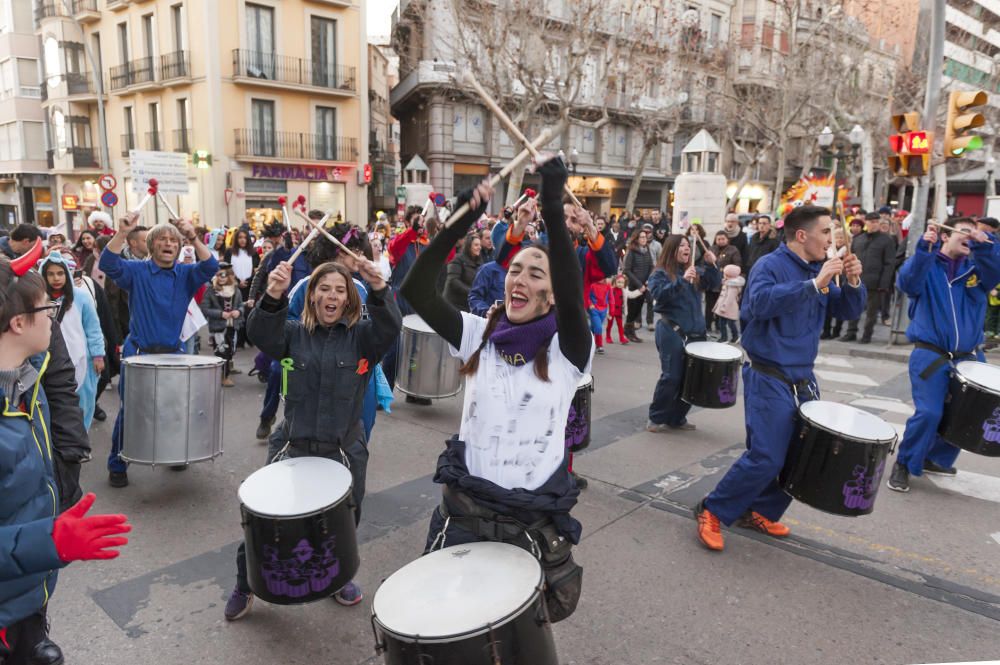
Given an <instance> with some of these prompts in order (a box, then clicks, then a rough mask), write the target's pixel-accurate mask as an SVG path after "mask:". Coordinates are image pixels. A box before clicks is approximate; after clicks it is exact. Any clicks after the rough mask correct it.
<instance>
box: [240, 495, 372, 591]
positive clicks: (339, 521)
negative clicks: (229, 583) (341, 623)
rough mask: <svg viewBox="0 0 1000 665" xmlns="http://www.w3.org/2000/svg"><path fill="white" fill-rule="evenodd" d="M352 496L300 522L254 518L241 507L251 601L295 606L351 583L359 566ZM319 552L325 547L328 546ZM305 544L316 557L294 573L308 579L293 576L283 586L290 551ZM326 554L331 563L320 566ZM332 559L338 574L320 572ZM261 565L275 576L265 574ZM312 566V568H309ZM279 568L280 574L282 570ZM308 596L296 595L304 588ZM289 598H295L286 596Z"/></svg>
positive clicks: (291, 557) (296, 518)
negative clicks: (253, 598) (267, 549)
mask: <svg viewBox="0 0 1000 665" xmlns="http://www.w3.org/2000/svg"><path fill="white" fill-rule="evenodd" d="M351 504H352V499H351V493H350V492H348V493H347V495H346V496H344V497H343V498H342V499H341V500H340V501H338V502H337V503H335V504H333V505H332V506H329V507H327V508H324V509H323V510H321V511H318V512H316V513H312V514H310V515H303V516H289V517H273V516H267V515H258V514H257V513H255V512H253V511H252V510H250V509H249V508H247V507H246V506H245V505H241V506H240V511H241V513H242V515H243V537H244V540H245V542H246V557H247V581H248V582H249V583H250V589H251V590H252V591H253V593H254V595H255V596H257V597H259V598H261V599H263V600H266V601H267V602H269V603H274V604H276V605H299V604H302V603H311V602H313V601H316V600H321V599H323V598H329V597H330V596H332V595H333V594H334V593H336V592H337V591H339V590H340V589H341V588H343V586H344V585H345V584H347V583H348V582H350V581H351V580H352V579H354V575H355V573H357V572H358V568H359V566H360V565H361V558H360V556H359V554H358V539H357V532H356V530H355V525H354V509H353V506H352V505H351ZM331 538H334V540H333V542H332V544H331V545H330V547H329V548H328V549H327V548H324V544H326V543H330V539H331ZM303 540H305V541H306V542H307V543H308V544H309V545H310V546H311V547H312V549H313V551H314V552H315V553H316V555H315V558H314V559H312V560H310V562H309V563H307V564H305V565H301V564H300V567H299V572H308V570H309V569H310V568H311V569H312V571H313V573H314V574H313V575H312V576H309V575H298V576H296V577H295V578H294V583H293V581H292V580H282V579H280V578H283V577H287V575H289V574H292V573H291V572H289V570H288V567H287V566H290V565H292V563H289V562H293V560H295V559H296V554H295V552H294V551H293V550H295V549H296V547H297V546H298V545H299V543H301V542H302V541H303ZM265 547H273V548H274V549H275V550H276V553H275V557H274V558H276V559H277V562H278V564H277V565H276V564H274V563H273V562H269V561H268V559H269V558H270V557H269V556H268V555H267V554H266V553H265ZM327 552H328V554H329V556H331V557H332V558H327V559H326V560H325V561H321V558H322V557H323V556H324V555H326V554H327ZM333 559H336V561H337V570H336V571H334V572H333V574H332V577H331V571H330V569H329V567H324V566H325V565H326V564H329V563H330V562H331V561H332V560H333ZM265 564H270V566H269V567H270V568H272V569H274V568H277V570H269V571H265V567H266V566H265ZM310 564H311V565H310ZM282 568H284V569H283V570H282ZM306 587H307V590H306V591H305V592H304V593H301V592H302V591H303V590H304V589H305V588H306ZM289 592H291V594H294V595H289Z"/></svg>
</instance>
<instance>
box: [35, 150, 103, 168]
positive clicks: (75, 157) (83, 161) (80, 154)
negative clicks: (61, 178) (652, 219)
mask: <svg viewBox="0 0 1000 665" xmlns="http://www.w3.org/2000/svg"><path fill="white" fill-rule="evenodd" d="M64 157H69V159H70V165H71V167H72V168H74V169H96V168H99V167H100V164H98V163H97V157H96V156H95V155H94V149H93V148H77V147H75V146H74V147H71V148H66V152H65V153H64V154H62V155H60V154H58V152H57V151H56V150H46V151H45V158H46V161H47V162H48V166H49V168H50V169H54V168H55V167H56V165H55V162H56V159H62V158H64Z"/></svg>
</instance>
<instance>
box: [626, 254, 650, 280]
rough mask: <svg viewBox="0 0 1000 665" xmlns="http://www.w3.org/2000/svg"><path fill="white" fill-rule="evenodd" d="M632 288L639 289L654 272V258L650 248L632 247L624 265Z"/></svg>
mask: <svg viewBox="0 0 1000 665" xmlns="http://www.w3.org/2000/svg"><path fill="white" fill-rule="evenodd" d="M623 272H624V273H625V277H626V278H627V279H628V285H629V288H630V289H639V288H642V286H643V285H644V284H645V283H646V280H647V279H649V276H650V275H651V274H652V272H653V258H652V256H651V255H650V253H649V250H648V249H630V250H629V251H628V254H626V255H625V265H624V267H623Z"/></svg>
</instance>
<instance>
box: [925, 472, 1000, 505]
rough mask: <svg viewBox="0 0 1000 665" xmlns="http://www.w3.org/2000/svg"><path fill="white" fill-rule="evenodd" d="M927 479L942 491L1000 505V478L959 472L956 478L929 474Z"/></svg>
mask: <svg viewBox="0 0 1000 665" xmlns="http://www.w3.org/2000/svg"><path fill="white" fill-rule="evenodd" d="M927 478H928V480H930V481H931V482H932V483H934V484H935V485H937V486H938V487H940V488H941V489H944V490H948V491H950V492H958V493H959V494H964V495H966V496H971V497H973V498H975V499H982V500H983V501H992V502H993V503H1000V478H996V477H994V476H987V475H985V474H982V473H973V472H972V471H959V472H958V474H957V475H955V476H939V475H936V474H927Z"/></svg>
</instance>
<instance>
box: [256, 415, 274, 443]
mask: <svg viewBox="0 0 1000 665" xmlns="http://www.w3.org/2000/svg"><path fill="white" fill-rule="evenodd" d="M273 424H274V418H269V419H268V420H264V419H263V418H261V420H260V425H258V426H257V438H258V439H259V440H261V441H263V440H264V439H266V438H267V437H268V436H269V435H270V434H271V425H273Z"/></svg>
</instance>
